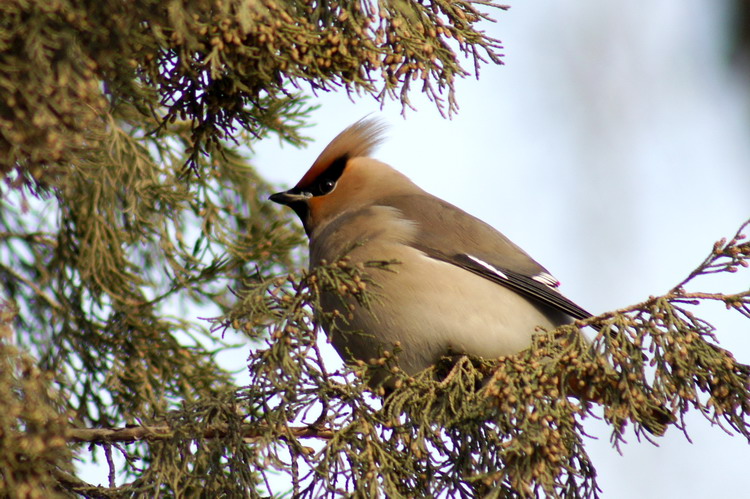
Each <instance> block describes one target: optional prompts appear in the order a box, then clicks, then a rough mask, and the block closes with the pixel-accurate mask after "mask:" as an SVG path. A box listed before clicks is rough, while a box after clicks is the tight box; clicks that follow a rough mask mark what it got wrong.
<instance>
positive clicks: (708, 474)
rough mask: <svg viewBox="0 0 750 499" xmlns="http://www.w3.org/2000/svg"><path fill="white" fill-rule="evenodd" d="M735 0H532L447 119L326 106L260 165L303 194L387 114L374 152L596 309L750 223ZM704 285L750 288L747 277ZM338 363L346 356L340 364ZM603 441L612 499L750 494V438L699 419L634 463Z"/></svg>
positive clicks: (429, 113)
mask: <svg viewBox="0 0 750 499" xmlns="http://www.w3.org/2000/svg"><path fill="white" fill-rule="evenodd" d="M723 3H725V2H711V3H710V4H707V3H706V2H698V1H697V0H651V1H650V2H601V1H595V0H579V1H577V2H569V1H564V0H558V1H544V2H516V3H512V8H511V10H510V11H508V12H506V13H502V12H497V13H496V14H497V15H496V16H495V17H496V18H498V19H499V22H498V23H496V24H494V25H487V27H486V29H487V31H488V32H490V34H491V35H492V36H494V37H496V38H500V39H501V40H503V42H504V45H505V54H506V57H505V63H506V65H505V66H502V67H489V66H487V67H484V69H483V70H482V73H481V76H480V79H479V81H477V80H473V79H469V80H465V81H462V82H461V83H460V84H459V87H458V100H459V104H460V106H461V109H460V112H459V114H458V116H456V117H454V119H453V120H451V121H448V120H443V119H441V118H440V117H439V115H438V114H437V112H435V111H434V110H433V108H432V105H431V104H430V103H428V102H426V101H424V100H422V99H419V98H417V96H416V94H415V95H414V97H413V98H412V100H413V102H414V103H416V104H417V106H418V111H417V112H408V113H407V117H406V119H405V120H404V119H403V118H401V117H400V116H399V112H400V107H399V105H398V104H396V103H389V104H388V105H386V108H385V110H384V111H382V112H381V111H380V110H379V107H378V105H377V104H376V103H374V102H373V101H372V99H371V98H364V97H363V98H360V99H358V100H357V101H356V103H352V102H350V101H349V99H348V98H347V97H346V96H345V95H343V94H327V95H323V96H320V97H319V98H317V99H316V100H315V102H317V103H319V104H321V109H320V110H319V111H318V112H317V113H315V114H314V115H313V122H314V123H317V124H316V125H315V126H314V127H312V128H310V129H309V130H308V131H307V134H308V135H310V136H312V137H314V138H315V139H316V141H315V142H314V143H313V144H312V145H311V146H310V148H309V149H307V150H295V149H293V148H290V147H285V148H281V149H280V148H279V145H278V143H277V142H275V141H268V142H266V143H264V144H260V145H258V146H257V147H256V153H257V155H256V157H255V164H256V165H257V167H258V168H259V169H260V171H261V172H262V173H264V174H265V175H267V177H268V178H270V179H271V180H273V181H276V182H279V183H280V184H282V185H285V186H290V185H294V184H295V183H296V182H297V180H298V179H299V178H300V177H301V175H302V174H303V173H304V172H305V171H306V170H307V169H308V168H309V166H310V164H311V163H312V161H313V160H314V159H315V157H316V156H317V154H318V153H319V152H320V151H321V150H322V148H323V147H324V146H325V144H327V142H328V141H329V140H330V139H332V138H333V137H334V136H335V135H336V134H337V133H338V132H339V131H341V130H342V129H343V128H345V127H346V126H347V125H349V124H351V123H353V122H354V121H356V120H358V119H359V118H361V117H363V116H364V115H366V114H368V113H371V112H374V114H375V115H376V116H381V117H383V118H384V119H386V120H387V121H388V122H389V123H390V124H391V125H392V126H391V129H390V131H389V137H390V139H389V140H388V141H387V142H386V143H385V144H384V145H383V146H382V147H381V148H380V150H379V151H378V152H377V153H376V154H375V157H377V158H378V159H381V160H383V161H386V162H387V163H389V164H391V166H393V167H395V168H397V169H399V170H401V171H402V172H403V173H405V174H406V175H408V176H409V177H410V178H411V179H412V180H413V181H415V182H416V183H417V184H418V185H420V186H421V187H423V188H424V189H426V190H428V191H429V192H431V193H433V194H435V195H437V196H439V197H442V198H444V199H446V200H448V201H450V202H451V203H453V204H455V205H457V206H459V207H461V208H463V209H464V210H466V211H468V212H469V213H471V214H473V215H475V216H477V217H479V218H481V219H483V220H485V221H486V222H488V223H490V224H491V225H493V226H494V227H496V228H497V229H498V230H500V231H502V232H504V233H505V234H506V235H508V236H509V237H510V238H511V239H513V240H514V241H515V242H516V243H518V244H519V245H520V246H521V247H523V248H524V249H525V250H526V251H527V252H528V253H530V254H531V255H532V256H533V257H534V258H535V259H536V260H538V261H539V262H540V263H542V265H544V266H546V267H547V268H548V269H549V270H550V271H551V272H552V273H553V274H554V275H555V276H556V277H557V278H558V279H560V280H561V281H562V283H563V287H562V288H561V290H562V292H563V293H565V294H566V295H567V296H569V297H570V298H571V299H573V300H574V301H576V302H578V303H579V304H580V305H581V306H583V307H584V308H587V309H588V310H590V311H591V312H593V313H599V312H604V311H607V310H610V309H614V308H620V307H623V306H626V305H629V304H633V303H636V302H639V301H641V300H643V299H645V298H648V296H649V295H657V294H661V293H664V292H666V291H667V290H668V289H670V288H671V287H672V286H674V285H675V284H677V283H678V282H680V281H681V280H682V279H683V278H684V276H686V275H687V274H688V273H689V272H690V271H691V270H692V269H694V268H695V267H696V266H697V265H698V263H700V262H701V261H702V260H703V258H704V257H705V256H706V255H707V254H708V252H709V251H710V249H711V247H712V245H713V243H714V241H716V240H718V239H720V238H721V237H725V236H731V235H733V234H734V232H735V231H736V229H737V228H738V227H739V225H740V224H741V223H742V221H744V220H745V219H747V218H750V196H748V192H750V189H749V188H750V145H749V144H750V140H748V139H749V138H750V124H749V123H750V102H748V100H747V97H746V94H743V93H742V92H741V91H740V87H741V86H742V85H746V82H742V81H734V80H732V78H731V75H730V74H729V73H728V72H726V71H725V70H724V68H723V66H722V64H723V59H724V58H725V55H724V50H725V45H724V44H725V41H724V40H723V39H722V37H721V33H722V32H724V31H726V28H725V27H724V26H723V25H722V24H721V22H722V16H723V15H725V14H724V11H723V10H722V9H721V8H720V7H721V5H723ZM733 277H734V278H733V279H729V280H723V281H717V280H711V281H708V280H707V281H706V285H705V286H701V285H700V283H699V282H698V283H696V284H695V286H694V289H695V290H699V289H700V290H706V291H726V292H731V291H738V290H742V289H747V283H748V282H749V281H750V275H749V273H748V271H746V272H745V273H744V274H740V275H735V276H733ZM706 316H707V317H708V318H709V319H711V320H712V321H713V323H714V325H716V326H717V327H718V333H717V334H718V338H719V340H720V342H721V345H722V346H723V347H724V348H728V349H729V350H731V351H733V352H734V353H735V356H736V358H737V359H738V360H739V361H740V362H744V363H750V337H749V334H748V333H749V332H750V325H749V324H748V321H747V320H746V319H742V318H741V317H740V316H739V315H738V314H733V313H731V312H727V311H724V310H723V307H712V308H711V309H710V310H708V311H707V312H706ZM332 355H335V354H332ZM588 429H589V431H590V433H592V434H594V435H596V436H598V437H599V438H600V439H599V440H597V441H594V440H591V441H589V442H588V443H587V448H588V451H589V453H590V455H591V457H592V459H593V461H594V464H595V465H596V467H597V470H598V473H599V478H598V480H599V483H600V486H601V487H602V489H603V494H602V496H603V497H605V498H629V497H639V498H669V497H680V498H704V497H739V496H747V494H748V492H747V491H748V490H750V473H748V463H750V445H748V443H747V441H746V440H744V439H743V438H742V437H739V436H734V437H730V436H727V435H726V434H725V433H724V432H723V431H722V430H721V429H720V428H718V427H710V425H709V424H708V423H706V422H705V421H704V420H703V418H702V416H700V415H698V414H692V415H691V417H689V418H688V431H689V433H690V436H691V438H692V440H693V444H690V443H688V442H687V441H686V439H685V436H684V435H683V434H682V433H681V432H679V430H676V429H670V430H669V431H668V433H667V435H666V437H664V438H662V439H660V440H659V444H660V446H659V447H658V448H657V447H654V446H652V445H651V444H648V443H645V442H644V443H641V444H639V443H638V442H635V441H634V440H635V438H634V437H633V436H632V434H631V438H630V440H631V442H630V444H629V445H626V446H624V448H623V452H624V455H623V456H620V455H618V454H617V452H616V451H615V450H614V449H612V448H611V446H610V445H609V438H608V435H609V433H608V432H607V430H606V427H605V426H604V425H603V424H598V423H597V422H595V421H591V422H590V424H589V426H588Z"/></svg>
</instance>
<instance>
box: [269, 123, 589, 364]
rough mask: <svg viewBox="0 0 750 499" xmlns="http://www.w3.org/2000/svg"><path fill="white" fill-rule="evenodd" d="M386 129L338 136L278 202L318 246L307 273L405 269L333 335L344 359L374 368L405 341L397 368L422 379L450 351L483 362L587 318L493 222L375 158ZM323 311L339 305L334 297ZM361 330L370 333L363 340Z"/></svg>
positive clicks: (364, 127) (381, 279) (382, 278)
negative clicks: (339, 267)
mask: <svg viewBox="0 0 750 499" xmlns="http://www.w3.org/2000/svg"><path fill="white" fill-rule="evenodd" d="M383 131H384V126H383V124H382V123H381V122H379V121H377V120H374V119H366V120H361V121H359V122H357V123H355V124H354V125H352V126H350V127H349V128H347V129H346V130H344V131H343V132H341V133H340V134H339V135H338V136H337V137H336V138H335V139H333V141H332V142H331V143H330V144H329V145H328V147H326V148H325V150H324V151H323V152H322V153H321V154H320V156H319V157H318V159H317V160H316V161H315V163H313V165H312V167H311V168H310V170H308V172H307V173H306V174H305V175H304V176H303V177H302V179H301V180H300V181H299V182H298V183H297V185H296V186H294V187H293V188H291V189H289V190H288V191H285V192H279V193H277V194H274V195H272V196H271V200H272V201H275V202H277V203H281V204H284V205H287V206H289V207H291V208H292V209H293V210H294V211H295V212H296V213H297V215H298V216H299V217H300V219H301V220H302V224H303V225H304V228H305V231H306V232H307V235H308V236H309V238H310V266H311V268H314V267H316V266H318V265H320V264H321V262H323V261H327V262H335V261H337V260H338V259H340V258H342V257H344V256H348V257H349V259H350V261H351V262H352V263H366V262H368V261H373V260H378V261H382V260H394V261H397V262H399V264H398V265H396V266H395V267H394V268H393V269H392V270H393V271H392V272H385V271H381V272H377V273H376V274H373V275H372V276H371V277H372V279H373V281H374V283H375V287H376V292H377V294H378V299H377V300H375V301H374V302H373V303H372V305H371V306H370V307H369V310H365V309H364V308H362V307H358V309H357V310H356V311H355V313H354V314H353V318H352V320H351V321H349V323H348V324H347V326H346V327H345V328H344V330H342V329H341V328H337V329H336V330H334V331H330V332H331V333H332V340H333V344H334V346H335V347H336V349H337V350H338V352H339V353H340V354H341V355H342V356H343V357H344V358H347V359H349V358H352V357H353V358H355V359H362V360H369V359H370V358H373V357H377V356H378V351H379V349H382V350H392V349H393V345H394V343H396V342H399V343H400V345H401V348H402V352H401V353H400V355H399V358H398V364H399V366H400V367H401V368H402V369H404V370H405V371H406V372H407V373H412V374H413V373H416V372H418V371H420V370H422V369H424V368H426V367H428V366H430V365H432V364H434V363H435V362H436V361H437V360H438V359H439V358H440V357H441V356H442V355H444V354H445V353H446V352H448V351H453V352H462V353H467V354H470V355H475V356H479V357H484V358H493V357H499V356H501V355H511V354H514V353H517V352H519V351H521V350H523V349H525V348H527V347H529V345H530V344H531V336H532V334H533V333H534V332H535V330H536V328H537V327H539V326H541V327H543V328H545V329H554V328H555V327H556V326H559V325H562V324H566V323H569V322H571V321H572V320H573V319H583V318H586V317H589V316H590V314H589V313H588V312H586V311H585V310H584V309H582V308H581V307H579V306H578V305H576V304H575V303H573V302H572V301H570V300H569V299H567V298H565V297H564V296H563V295H562V294H560V292H559V291H558V290H557V287H558V285H559V283H558V281H557V280H556V279H555V278H554V277H552V275H551V274H550V273H549V272H547V270H546V269H545V268H544V267H542V266H541V265H540V264H538V263H537V262H536V261H534V260H533V259H532V258H531V257H530V256H529V255H528V254H526V253H525V252H524V251H523V250H522V249H521V248H519V247H518V246H516V245H515V244H513V243H512V242H511V241H510V240H509V239H508V238H507V237H505V236H504V235H502V234H501V233H500V232H498V231H496V230H495V229H493V228H492V227H491V226H489V225H488V224H486V223H484V222H482V221H481V220H479V219H477V218H475V217H473V216H471V215H469V214H468V213H466V212H464V211H462V210H461V209H459V208H457V207H455V206H453V205H452V204H450V203H447V202H446V201H443V200H442V199H439V198H437V197H435V196H433V195H431V194H429V193H427V192H425V191H424V190H422V189H420V188H419V187H418V186H417V185H415V184H414V183H413V182H412V181H411V180H409V179H408V178H407V177H406V176H404V175H403V174H401V173H399V172H398V171H396V170H394V169H393V168H391V167H390V166H388V165H386V164H385V163H382V162H380V161H378V160H375V159H372V158H370V157H369V154H370V153H371V152H372V150H373V149H374V148H375V146H377V145H378V144H379V143H380V142H381V141H382V137H383ZM322 305H323V308H324V309H325V311H327V312H331V311H332V310H333V309H334V308H335V307H336V306H339V305H340V304H339V299H338V298H337V297H336V296H334V293H330V294H328V295H327V296H323V297H322ZM358 331H361V332H363V333H364V334H357V332H358Z"/></svg>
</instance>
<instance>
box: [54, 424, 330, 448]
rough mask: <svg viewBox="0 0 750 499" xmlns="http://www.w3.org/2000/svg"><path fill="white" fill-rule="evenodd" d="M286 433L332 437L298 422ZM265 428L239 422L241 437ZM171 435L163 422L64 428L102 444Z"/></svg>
mask: <svg viewBox="0 0 750 499" xmlns="http://www.w3.org/2000/svg"><path fill="white" fill-rule="evenodd" d="M288 430H289V433H290V434H291V435H293V436H294V437H296V438H320V439H324V440H328V439H331V438H333V432H332V431H330V430H325V429H320V428H316V427H314V426H301V427H290V428H288ZM267 431H269V428H268V427H264V426H261V427H259V426H252V425H243V427H242V429H241V434H242V437H243V438H245V439H248V440H252V439H256V438H259V437H261V436H263V435H264V434H266V432H267ZM227 435H229V428H227V427H226V426H214V427H209V428H206V429H205V430H203V433H202V434H201V435H192V436H190V437H188V438H195V439H198V438H204V439H208V438H222V437H225V436H227ZM172 437H174V432H173V431H172V428H170V427H169V426H168V425H166V424H162V425H155V426H128V427H125V428H72V429H70V430H68V441H70V442H91V443H97V444H104V443H110V442H122V443H133V442H137V441H139V440H149V441H154V440H167V439H170V438H172Z"/></svg>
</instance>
